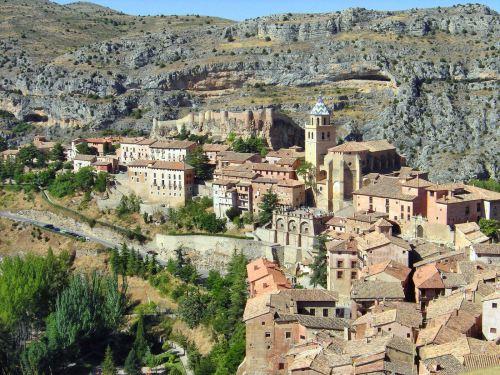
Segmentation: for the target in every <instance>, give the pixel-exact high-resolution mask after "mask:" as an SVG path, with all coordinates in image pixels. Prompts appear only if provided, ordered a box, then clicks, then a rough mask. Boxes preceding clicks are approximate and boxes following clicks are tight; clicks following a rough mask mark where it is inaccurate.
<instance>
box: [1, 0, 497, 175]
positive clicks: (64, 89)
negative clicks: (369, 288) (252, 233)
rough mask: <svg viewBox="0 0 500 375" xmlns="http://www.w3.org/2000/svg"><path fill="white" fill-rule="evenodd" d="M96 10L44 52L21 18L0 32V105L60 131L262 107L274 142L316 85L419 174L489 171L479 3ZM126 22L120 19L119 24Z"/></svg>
mask: <svg viewBox="0 0 500 375" xmlns="http://www.w3.org/2000/svg"><path fill="white" fill-rule="evenodd" d="M11 1H12V0H8V2H11ZM23 6H24V7H25V8H23V12H24V13H26V9H27V8H26V7H29V6H32V7H33V9H35V8H36V7H39V11H40V12H42V11H43V9H45V8H44V7H52V8H51V9H52V11H53V12H56V13H57V12H63V11H64V12H66V13H67V12H73V15H75V14H76V15H78V14H81V17H82V19H84V20H86V19H87V18H88V17H90V16H91V17H93V19H99V17H100V16H99V13H97V12H98V11H97V10H96V11H95V13H89V12H91V11H90V10H89V8H88V7H86V8H85V9H84V10H82V9H80V8H78V7H73V8H71V7H62V6H59V5H57V4H52V3H51V4H49V5H48V4H47V3H45V2H40V1H39V0H34V1H33V2H32V5H30V4H28V5H26V4H24V5H23ZM36 9H38V8H36ZM78 12H80V13H78ZM99 12H100V10H99ZM66 13H65V14H66ZM86 14H87V15H86ZM0 17H1V16H0ZM19 17H21V16H19ZM105 17H106V19H107V20H108V21H106V22H109V20H110V19H111V20H113V22H116V23H117V25H118V26H117V30H115V31H113V33H111V32H110V35H109V37H108V38H106V36H105V35H104V36H103V35H102V34H99V35H98V36H96V37H95V38H91V40H95V41H94V42H85V43H82V44H81V45H76V46H74V48H66V49H64V50H61V51H60V53H58V54H57V55H55V57H54V56H52V55H51V57H50V58H46V59H44V58H42V57H40V56H43V53H41V52H40V50H37V51H35V49H34V48H31V47H26V46H27V44H23V43H27V42H25V41H26V40H27V41H28V42H30V37H31V34H36V33H31V32H30V33H28V32H27V30H28V29H26V35H25V38H22V36H21V32H22V30H21V31H20V32H19V33H20V34H19V35H18V36H17V37H11V36H9V37H5V38H3V37H2V38H0V51H1V52H3V53H0V109H3V110H6V111H8V112H11V113H13V114H14V115H15V116H16V117H17V118H18V119H21V120H22V119H25V118H29V116H30V114H32V113H38V112H40V113H43V117H44V118H45V117H46V119H47V121H45V122H41V123H39V124H38V125H39V126H45V130H46V131H47V132H49V133H50V134H55V135H59V136H63V137H66V138H69V137H72V136H74V135H76V134H79V133H85V132H91V131H95V130H101V129H129V128H134V129H144V130H146V131H148V130H150V129H151V127H152V124H153V121H152V120H153V119H154V118H156V119H158V120H172V119H175V118H178V117H182V116H184V115H185V114H186V113H187V112H190V111H194V112H196V111H201V110H207V109H210V110H218V111H220V110H228V111H246V110H256V109H262V108H268V107H273V108H274V110H275V112H276V113H279V112H280V111H281V112H282V113H283V114H284V117H283V119H282V121H280V122H278V123H277V125H276V126H274V127H272V128H269V129H265V130H264V131H265V132H266V133H265V134H264V135H265V136H266V137H267V138H268V139H269V143H270V144H272V145H273V146H276V147H280V146H287V145H290V144H292V143H301V142H302V141H303V138H302V137H303V135H302V134H303V131H301V129H300V126H302V125H303V122H304V120H305V116H307V112H308V110H309V109H310V108H309V106H310V105H312V104H313V103H314V102H315V99H316V97H317V96H318V95H319V94H320V93H323V94H325V99H326V100H327V101H328V102H329V104H330V105H331V106H332V107H334V114H333V116H334V121H333V122H334V123H335V124H337V125H338V126H339V128H341V130H342V131H339V134H340V135H342V136H345V135H348V134H349V133H353V134H354V133H356V134H358V133H362V134H363V136H364V138H365V139H374V138H382V137H385V138H388V139H389V140H390V141H392V142H394V143H395V144H396V145H397V147H398V148H399V150H400V152H402V153H404V154H406V156H407V159H408V161H409V163H410V164H411V165H413V166H416V167H419V168H422V169H431V178H432V179H433V180H436V181H444V180H450V179H457V180H458V179H467V178H470V177H473V176H477V175H480V176H483V175H488V174H489V175H491V176H494V177H497V178H498V176H499V172H500V171H499V170H498V168H499V167H498V165H499V161H500V156H499V153H498V152H497V150H498V149H500V134H499V133H500V130H499V129H500V127H498V125H497V124H498V108H497V105H498V95H497V93H498V61H499V59H498V57H499V49H500V44H499V43H498V40H500V30H499V29H500V27H499V25H500V17H499V16H498V13H496V12H495V11H493V10H491V9H489V8H487V7H485V6H482V5H460V6H455V7H451V8H432V9H411V10H408V11H398V12H386V11H383V12H382V11H371V10H366V9H362V8H351V9H346V10H344V11H342V12H333V13H323V14H283V15H273V16H268V17H259V18H256V19H251V20H246V21H243V22H239V23H234V22H230V21H221V20H214V19H204V18H197V17H194V16H193V17H191V18H190V19H189V20H188V21H185V22H184V21H182V20H181V19H180V18H179V17H178V18H165V19H162V18H161V17H157V18H148V17H132V16H126V15H122V14H115V13H112V11H109V10H108V11H106V14H105ZM127 17H130V18H127ZM75 19H76V18H75ZM186 19H187V18H186ZM150 20H151V21H150ZM200 20H201V21H200ZM0 21H1V20H0ZM56 21H57V20H56ZM6 22H11V19H9V20H7V21H6ZM75 22H76V21H75ZM102 22H104V21H102ZM148 22H151V24H154V25H156V26H155V27H156V28H155V29H153V28H152V27H150V26H148V25H149V23H148ZM183 22H184V23H183ZM188 22H191V23H188ZM132 23H134V24H135V27H134V28H133V30H132V31H129V32H126V33H125V32H120V30H122V29H123V28H125V25H130V24H132ZM36 27H37V25H30V28H33V29H36ZM66 27H67V25H65V26H64V28H66ZM147 27H149V28H147ZM120 28H121V29H120ZM142 28H144V30H142ZM74 29H75V30H76V31H72V29H69V30H70V31H69V32H66V31H65V30H64V29H63V32H64V33H66V34H65V35H66V37H69V36H71V35H72V34H71V33H73V34H74V33H77V32H80V33H81V36H82V40H83V39H85V38H83V37H86V39H85V40H88V39H89V38H88V35H89V34H91V33H92V30H90V29H85V28H84V26H82V27H79V28H77V27H76V26H75V28H74ZM0 35H1V30H0ZM68 35H69V36H68ZM53 37H55V36H53ZM48 43H51V41H50V40H49V41H47V42H46V44H45V45H46V46H47V44H48ZM54 43H55V42H54ZM42 49H43V48H42ZM324 90H326V91H327V92H326V93H325V92H324ZM285 115H286V116H285ZM195 130H196V129H195ZM172 131H175V129H172ZM211 131H213V132H215V133H217V132H219V133H224V132H223V131H221V129H211Z"/></svg>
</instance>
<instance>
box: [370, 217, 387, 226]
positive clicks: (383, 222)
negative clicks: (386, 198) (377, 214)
mask: <svg viewBox="0 0 500 375" xmlns="http://www.w3.org/2000/svg"><path fill="white" fill-rule="evenodd" d="M373 225H375V226H377V227H381V228H392V223H391V222H389V221H387V220H386V219H384V218H383V217H381V218H380V219H378V220H377V221H376V222H375V224H373Z"/></svg>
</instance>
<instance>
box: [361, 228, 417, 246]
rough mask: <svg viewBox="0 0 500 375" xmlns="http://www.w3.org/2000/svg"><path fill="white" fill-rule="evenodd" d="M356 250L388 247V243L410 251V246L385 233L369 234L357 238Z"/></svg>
mask: <svg viewBox="0 0 500 375" xmlns="http://www.w3.org/2000/svg"><path fill="white" fill-rule="evenodd" d="M357 241H358V249H360V250H363V251H367V250H373V249H375V248H378V247H381V246H384V245H388V244H390V243H392V244H394V245H396V246H399V247H401V248H403V249H405V250H408V251H409V250H411V246H410V245H409V244H408V242H406V241H405V240H403V239H401V238H398V237H394V236H391V235H388V234H385V233H378V232H369V233H366V234H363V235H361V236H358V237H357Z"/></svg>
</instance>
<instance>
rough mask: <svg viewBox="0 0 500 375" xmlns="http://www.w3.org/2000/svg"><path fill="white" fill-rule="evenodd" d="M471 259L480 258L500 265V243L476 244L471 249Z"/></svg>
mask: <svg viewBox="0 0 500 375" xmlns="http://www.w3.org/2000/svg"><path fill="white" fill-rule="evenodd" d="M469 254H470V255H469V257H470V260H480V261H482V262H484V263H486V264H495V265H497V266H500V244H498V243H480V244H474V245H472V246H471V247H470V249H469Z"/></svg>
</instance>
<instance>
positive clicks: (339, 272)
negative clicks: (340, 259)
mask: <svg viewBox="0 0 500 375" xmlns="http://www.w3.org/2000/svg"><path fill="white" fill-rule="evenodd" d="M343 278H344V272H342V271H337V279H343Z"/></svg>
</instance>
